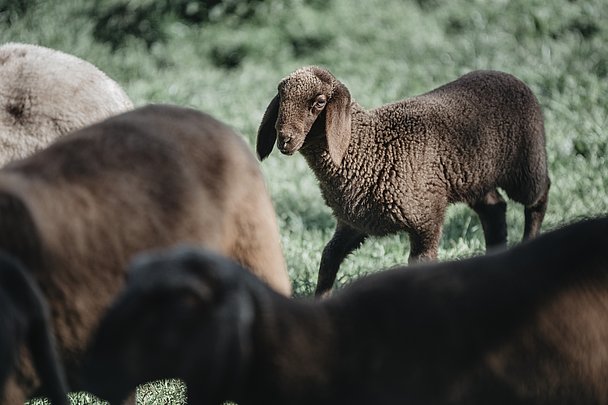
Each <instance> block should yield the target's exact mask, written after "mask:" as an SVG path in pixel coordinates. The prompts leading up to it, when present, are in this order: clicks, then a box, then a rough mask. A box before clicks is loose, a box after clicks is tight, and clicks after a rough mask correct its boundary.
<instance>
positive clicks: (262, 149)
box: [256, 94, 279, 160]
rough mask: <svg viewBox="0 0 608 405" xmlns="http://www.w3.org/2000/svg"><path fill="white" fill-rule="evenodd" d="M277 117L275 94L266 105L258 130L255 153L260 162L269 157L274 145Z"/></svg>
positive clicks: (277, 100) (276, 98)
mask: <svg viewBox="0 0 608 405" xmlns="http://www.w3.org/2000/svg"><path fill="white" fill-rule="evenodd" d="M278 116H279V95H278V94H277V95H276V96H274V98H273V99H272V101H270V104H268V107H267V108H266V112H265V113H264V117H263V118H262V123H261V124H260V128H259V129H258V139H257V143H256V151H257V153H258V158H259V159H260V160H264V159H265V158H266V157H267V156H268V155H270V152H272V148H273V146H274V143H275V142H276V140H277V130H276V129H275V124H276V122H277V118H278Z"/></svg>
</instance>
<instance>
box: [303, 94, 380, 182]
mask: <svg viewBox="0 0 608 405" xmlns="http://www.w3.org/2000/svg"><path fill="white" fill-rule="evenodd" d="M321 124H322V125H315V126H313V129H312V130H311V132H310V133H309V135H308V137H309V138H310V139H311V141H310V142H307V144H305V147H303V148H302V149H301V150H300V152H301V153H302V155H303V156H304V158H305V159H306V161H307V163H308V165H309V167H310V168H311V169H312V171H313V172H314V174H315V176H316V177H317V179H319V181H320V184H321V187H322V188H323V187H325V188H328V189H332V190H340V189H342V188H343V187H345V186H346V185H347V184H349V183H350V182H351V181H353V180H355V177H357V179H356V182H357V183H358V184H361V182H365V181H369V182H370V183H371V182H373V181H374V180H373V179H362V178H361V174H362V173H368V172H369V169H365V167H366V166H368V165H370V163H369V160H370V159H373V156H374V154H375V153H376V152H377V151H376V149H377V147H378V145H377V143H376V142H375V139H374V137H373V136H372V134H373V132H374V127H375V126H376V125H375V115H374V114H373V113H371V112H369V111H367V110H365V109H364V108H363V107H361V106H360V105H359V104H357V103H356V102H353V103H352V104H351V128H352V129H351V139H350V143H349V145H348V150H347V151H346V153H345V154H344V158H343V159H342V162H341V164H340V166H337V165H336V164H335V163H334V162H333V161H332V159H331V156H330V154H329V150H328V146H327V138H326V133H325V123H324V122H322V123H321ZM372 167H373V165H372Z"/></svg>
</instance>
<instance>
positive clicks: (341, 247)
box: [315, 221, 367, 296]
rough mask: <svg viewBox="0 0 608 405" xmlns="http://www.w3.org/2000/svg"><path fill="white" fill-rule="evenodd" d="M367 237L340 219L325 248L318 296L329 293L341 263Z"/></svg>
mask: <svg viewBox="0 0 608 405" xmlns="http://www.w3.org/2000/svg"><path fill="white" fill-rule="evenodd" d="M366 237H367V235H365V234H363V233H361V232H359V231H357V230H356V229H354V228H352V227H350V226H348V225H346V224H343V223H341V222H339V221H338V224H337V226H336V231H335V232H334V236H332V238H331V240H330V241H329V242H328V243H327V245H326V246H325V248H324V249H323V254H322V256H321V265H320V266H319V278H318V279H317V289H316V291H315V295H316V296H320V295H326V294H328V293H329V291H330V290H331V288H332V287H333V285H334V282H335V281H336V275H337V274H338V269H339V268H340V263H342V261H343V260H344V259H345V258H346V256H348V254H349V253H351V252H352V251H353V250H355V249H357V248H358V247H359V246H361V244H362V243H363V241H364V240H365V238H366Z"/></svg>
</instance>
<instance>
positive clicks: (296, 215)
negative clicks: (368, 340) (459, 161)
mask: <svg viewBox="0 0 608 405" xmlns="http://www.w3.org/2000/svg"><path fill="white" fill-rule="evenodd" d="M5 1H6V0H5ZM108 1H109V0H108ZM35 3H36V4H35V6H34V7H31V8H30V9H29V10H27V11H26V12H25V13H22V14H21V16H18V15H17V16H13V17H12V18H11V24H8V23H7V22H6V21H4V22H2V21H3V20H2V19H0V38H2V39H3V40H4V41H9V40H11V41H21V42H32V43H38V44H41V45H45V46H49V47H52V48H56V49H60V50H63V51H66V52H69V53H72V54H75V55H77V56H79V57H81V58H83V59H86V60H88V61H90V62H92V63H94V64H96V65H97V66H99V67H100V68H101V69H102V70H104V71H106V72H107V73H108V74H109V75H110V76H112V77H113V78H115V79H116V80H117V81H118V82H120V83H121V84H122V85H123V86H124V88H125V89H126V91H127V93H128V94H129V95H130V96H131V97H132V98H133V100H134V102H135V103H136V104H137V105H143V104H146V103H150V102H162V103H174V104H179V105H184V106H191V107H195V108H198V109H201V110H204V111H206V112H209V113H211V114H212V115H214V116H216V117H217V118H219V119H221V120H223V121H225V122H227V123H229V124H230V125H232V126H233V127H234V128H235V129H237V130H238V131H239V132H240V133H242V134H243V136H244V137H245V138H246V139H247V140H248V141H249V142H250V144H251V145H253V144H254V142H255V133H256V130H257V126H258V124H259V122H260V120H261V117H262V114H263V112H264V110H265V107H266V105H267V104H268V102H269V101H270V99H271V98H272V97H273V95H274V94H275V92H276V85H277V83H278V81H279V80H280V79H281V78H282V77H284V76H285V75H287V74H288V73H290V72H291V71H293V70H294V69H296V68H298V67H300V66H303V65H308V64H319V65H324V66H326V67H328V68H329V69H330V70H331V71H332V72H333V73H334V74H335V75H336V76H337V77H338V78H339V79H340V80H342V81H343V82H344V83H345V84H346V85H347V86H348V87H349V89H350V91H351V93H352V95H353V97H354V98H355V99H357V101H358V102H359V103H361V104H362V105H363V106H366V107H375V106H378V105H380V104H383V103H387V102H391V101H394V100H397V99H401V98H404V97H408V96H412V95H415V94H419V93H421V92H424V91H427V90H430V89H432V88H434V87H436V86H438V85H440V84H443V83H445V82H447V81H450V80H453V79H455V78H456V77H458V76H459V75H461V74H463V73H465V72H468V71H471V70H474V69H498V70H503V71H507V72H510V73H512V74H514V75H516V76H518V77H519V78H521V79H523V80H524V81H525V82H526V83H528V84H529V85H530V87H531V88H532V89H533V90H534V91H535V93H536V94H537V95H538V97H539V99H540V102H541V103H542V105H543V108H544V113H545V118H546V133H547V151H548V156H549V165H550V175H551V178H552V182H553V184H552V188H551V192H550V199H549V208H548V211H547V215H546V219H545V225H544V229H545V230H546V229H551V228H554V227H557V226H560V225H561V224H564V223H567V222H570V221H573V220H575V219H577V218H581V217H585V216H593V215H598V214H602V213H606V212H608V197H607V191H608V164H607V161H606V160H607V159H606V157H607V155H608V136H607V134H606V128H607V127H608V118H607V117H608V107H607V106H608V102H607V100H608V77H607V76H608V52H607V48H606V44H607V43H608V26H606V24H605V21H606V20H607V19H608V3H607V2H606V1H605V0H588V1H575V0H555V1H553V2H546V1H541V0H531V1H530V0H512V1H508V0H500V1H483V0H475V1H465V0H452V1H447V0H418V1H404V0H368V1H366V2H351V1H348V0H330V1H319V0H316V1H315V0H307V1H306V0H291V1H287V2H281V1H271V0H268V1H266V2H263V3H261V4H260V5H259V6H257V12H256V13H255V15H254V16H253V17H251V18H248V19H241V18H236V17H233V16H216V17H214V18H211V19H210V20H208V21H205V22H203V23H201V24H198V25H188V24H186V23H184V20H180V19H178V18H176V17H175V16H164V17H162V18H161V21H160V23H159V24H161V26H162V28H163V32H164V37H165V39H164V41H159V42H152V43H150V44H149V46H148V45H147V44H146V43H145V42H143V41H140V40H138V39H137V38H136V37H134V36H132V37H130V38H127V40H126V42H124V44H123V45H122V46H119V47H118V48H117V49H115V50H113V49H112V47H111V46H110V45H109V44H107V43H101V42H99V41H96V40H95V39H94V38H93V35H92V33H93V30H94V28H95V21H94V20H93V19H92V18H91V17H90V15H89V14H87V13H86V12H85V11H86V7H89V6H86V4H87V3H86V2H81V1H79V0H64V1H46V2H45V1H38V2H35ZM136 3H137V2H136ZM139 3H142V4H148V2H147V1H146V0H140V1H139ZM353 3H356V7H354V4H353ZM100 4H101V6H103V5H104V2H103V1H102V2H101V3H100ZM1 5H2V2H1V1H0V9H2V7H1ZM5 14H6V13H5ZM1 16H2V14H0V17H1ZM5 20H6V18H5ZM262 169H263V171H264V174H265V175H266V178H267V183H268V187H269V189H270V192H271V194H272V198H273V201H274V204H275V207H276V211H277V215H278V217H279V224H280V231H281V235H282V242H283V247H284V250H285V256H286V259H287V263H288V265H289V272H290V275H291V277H292V280H293V283H294V289H295V293H296V294H297V295H310V294H311V292H312V290H313V288H314V284H315V281H316V272H317V266H318V263H319V259H320V252H321V250H322V248H323V246H324V244H325V243H326V242H327V240H328V239H329V238H330V236H331V234H332V232H333V226H334V220H333V218H332V215H331V212H330V210H329V209H328V208H327V207H326V206H325V204H324V203H323V201H322V198H321V196H320V193H319V190H318V187H317V182H316V180H315V178H314V177H313V175H312V173H311V171H310V170H309V169H308V167H307V165H306V164H305V162H304V160H303V158H302V157H301V156H299V155H297V156H293V157H287V156H282V155H280V154H279V153H277V152H275V153H273V154H271V156H270V157H269V158H268V159H267V160H266V161H265V162H264V163H263V164H262ZM508 221H509V238H510V239H509V240H510V243H511V244H512V243H516V242H517V241H519V239H520V237H521V234H522V229H523V208H522V207H521V206H519V205H517V204H510V205H509V211H508ZM483 245H484V244H483V240H482V232H481V229H480V225H479V221H478V220H477V218H476V217H475V216H474V215H473V214H472V212H471V211H470V210H469V209H468V208H467V207H465V206H461V205H457V206H454V207H451V208H450V210H449V212H448V215H447V218H446V221H445V228H444V234H443V239H442V242H441V248H440V252H439V256H440V259H442V260H446V259H453V258H461V257H467V256H471V255H475V254H479V253H481V252H482V251H483ZM408 251H409V243H408V240H407V236H405V235H395V236H390V237H386V238H371V239H369V240H368V241H367V242H366V243H365V244H364V246H363V247H362V248H361V249H359V250H358V251H356V252H355V253H354V254H352V255H351V256H349V258H348V259H347V260H346V261H345V262H344V264H343V265H342V266H341V270H340V273H339V279H338V286H342V285H344V284H347V283H349V282H350V281H352V280H354V279H356V278H358V277H360V276H361V275H363V274H366V273H369V272H374V271H378V270H380V269H382V268H384V267H388V266H392V265H395V264H398V263H405V262H406V261H407V254H408ZM151 387H156V388H151ZM175 387H176V385H175V384H169V385H163V384H160V385H158V384H156V385H152V386H147V387H146V388H142V389H141V390H140V396H139V398H140V403H145V404H154V403H174V404H178V403H182V400H183V398H181V397H179V395H177V396H176V398H175V399H174V400H169V399H167V398H166V397H168V396H171V395H173V391H174V390H177V391H179V386H177V388H175ZM180 395H181V394H180ZM75 398H76V399H75V401H76V402H75V403H85V402H87V399H86V398H85V397H83V396H77V397H75ZM154 398H156V399H154ZM159 398H160V399H159Z"/></svg>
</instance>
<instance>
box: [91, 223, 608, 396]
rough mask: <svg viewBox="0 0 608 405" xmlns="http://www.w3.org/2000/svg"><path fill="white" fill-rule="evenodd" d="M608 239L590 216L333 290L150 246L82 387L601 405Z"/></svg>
mask: <svg viewBox="0 0 608 405" xmlns="http://www.w3.org/2000/svg"><path fill="white" fill-rule="evenodd" d="M607 246H608V218H602V219H596V220H591V221H586V222H581V223H577V224H574V225H570V226H566V227H564V228H561V229H559V230H556V231H553V232H548V233H546V234H544V235H542V236H540V237H539V238H537V239H534V240H531V241H528V242H525V243H522V244H521V245H518V246H516V247H514V248H512V249H511V250H506V251H500V252H494V253H490V254H488V255H486V256H479V257H475V258H472V259H467V260H462V261H456V262H449V263H448V262H445V263H434V264H421V265H418V266H412V267H409V268H403V269H396V270H389V271H385V272H380V273H377V274H374V275H372V276H369V277H367V278H363V279H360V280H357V281H355V282H354V283H353V284H352V285H350V286H348V287H345V288H344V289H342V290H341V291H339V292H338V293H337V294H334V296H333V297H330V298H328V299H325V300H310V299H309V300H303V299H301V300H288V299H286V298H285V297H282V296H280V295H278V294H276V293H274V292H273V291H271V290H270V289H269V288H267V287H266V286H265V285H263V284H262V283H260V282H259V281H258V280H257V279H255V278H254V277H252V276H250V275H249V274H248V273H247V272H246V271H244V270H243V269H242V268H241V267H240V266H238V265H237V264H236V263H234V262H232V261H230V260H227V259H225V258H222V257H220V256H218V255H215V254H212V253H208V252H201V251H199V250H196V249H188V248H180V249H175V250H173V251H170V252H166V253H165V252H163V253H156V254H152V255H148V256H147V257H141V258H139V259H138V260H136V261H135V262H134V264H133V265H132V271H131V272H130V274H129V280H128V283H127V287H126V290H125V291H123V293H122V295H121V296H120V297H119V298H118V300H117V301H116V302H115V303H114V304H113V306H112V307H111V309H110V310H109V311H108V313H107V314H106V316H105V317H104V319H103V320H102V322H101V325H100V328H99V329H98V333H97V334H96V337H95V338H94V339H93V344H92V345H91V346H90V352H89V353H88V355H87V356H86V359H87V360H85V362H84V364H85V372H84V374H85V375H86V378H85V379H86V381H87V388H88V389H89V390H90V391H91V392H93V393H95V394H96V395H98V396H100V397H102V398H105V399H107V400H110V403H111V404H118V403H120V401H121V400H122V398H123V397H124V396H125V395H126V394H127V393H128V392H129V391H130V389H132V388H133V387H135V386H136V385H137V384H139V383H142V382H145V381H151V380H156V379H159V378H170V377H171V378H181V379H183V380H184V381H185V382H186V384H187V387H188V389H187V392H188V404H191V405H197V404H209V405H219V404H221V403H222V402H223V401H224V400H230V401H234V402H237V403H238V404H240V405H278V404H282V405H308V404H316V405H326V404H327V405H330V404H349V405H368V404H378V405H385V404H386V405H388V404H434V405H487V404H494V405H530V404H535V405H556V404H562V405H564V404H572V405H574V404H577V405H601V404H606V403H608V384H606V381H608V254H607V253H606V247H607ZM151 320H154V322H153V321H151ZM158 325H162V326H163V327H162V328H160V329H159V328H158Z"/></svg>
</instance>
